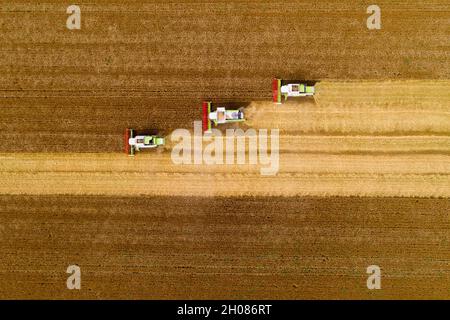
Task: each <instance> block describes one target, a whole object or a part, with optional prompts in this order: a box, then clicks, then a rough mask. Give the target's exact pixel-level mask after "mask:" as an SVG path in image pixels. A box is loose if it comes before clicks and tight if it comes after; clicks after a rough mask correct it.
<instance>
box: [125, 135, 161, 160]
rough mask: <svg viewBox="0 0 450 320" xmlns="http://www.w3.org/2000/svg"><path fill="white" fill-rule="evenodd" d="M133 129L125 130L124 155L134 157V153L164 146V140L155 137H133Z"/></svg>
mask: <svg viewBox="0 0 450 320" xmlns="http://www.w3.org/2000/svg"><path fill="white" fill-rule="evenodd" d="M134 134H135V132H134V130H133V129H126V130H125V135H124V145H125V153H127V154H128V155H130V156H134V153H135V151H140V150H141V149H150V148H156V147H158V146H163V145H164V144H165V139H164V138H163V137H160V136H157V135H137V136H135V135H134Z"/></svg>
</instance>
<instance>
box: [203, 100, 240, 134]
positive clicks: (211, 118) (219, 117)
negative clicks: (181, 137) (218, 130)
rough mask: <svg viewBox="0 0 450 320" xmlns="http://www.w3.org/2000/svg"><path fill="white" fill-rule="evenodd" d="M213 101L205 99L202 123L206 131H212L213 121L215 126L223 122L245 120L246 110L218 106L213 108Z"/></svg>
mask: <svg viewBox="0 0 450 320" xmlns="http://www.w3.org/2000/svg"><path fill="white" fill-rule="evenodd" d="M212 108H213V107H212V103H211V102H210V101H204V102H203V105H202V111H203V117H202V125H203V131H204V132H211V123H214V125H215V126H217V125H218V124H223V123H230V122H242V121H245V117H244V112H243V111H242V110H241V109H237V110H236V109H233V110H227V109H226V108H224V107H217V108H216V109H215V110H214V111H213V110H212Z"/></svg>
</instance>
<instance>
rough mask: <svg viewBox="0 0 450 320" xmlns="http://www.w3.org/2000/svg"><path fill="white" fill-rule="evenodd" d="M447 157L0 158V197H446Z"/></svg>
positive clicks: (449, 188)
mask: <svg viewBox="0 0 450 320" xmlns="http://www.w3.org/2000/svg"><path fill="white" fill-rule="evenodd" d="M449 160H450V157H449V156H447V155H435V154H431V155H417V154H416V155H412V156H411V155H395V156H391V155H376V156H373V155H347V154H344V155H317V154H281V155H280V170H279V172H278V174H277V175H275V176H262V175H261V174H260V167H261V165H248V164H247V165H206V164H202V165H175V164H173V163H172V161H171V158H170V153H169V152H164V153H148V154H139V155H137V156H136V157H135V158H132V159H130V158H128V157H127V156H125V155H122V154H17V155H11V154H2V155H0V194H33V195H48V194H77V195H109V196H111V195H117V196H120V195H128V196H133V195H168V196H170V195H187V196H199V195H201V196H245V195H248V196H250V195H254V196H283V195H284V196H303V195H310V196H330V195H336V196H338V195H339V196H408V197H412V196H417V197H448V196H450V161H449Z"/></svg>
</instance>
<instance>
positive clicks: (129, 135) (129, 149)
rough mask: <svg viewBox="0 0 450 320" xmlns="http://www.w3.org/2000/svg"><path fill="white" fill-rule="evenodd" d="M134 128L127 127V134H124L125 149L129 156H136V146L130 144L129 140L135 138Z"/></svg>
mask: <svg viewBox="0 0 450 320" xmlns="http://www.w3.org/2000/svg"><path fill="white" fill-rule="evenodd" d="M133 134H134V133H133V129H125V134H124V135H123V144H124V151H125V153H126V154H128V155H129V156H134V146H130V143H129V140H130V138H133Z"/></svg>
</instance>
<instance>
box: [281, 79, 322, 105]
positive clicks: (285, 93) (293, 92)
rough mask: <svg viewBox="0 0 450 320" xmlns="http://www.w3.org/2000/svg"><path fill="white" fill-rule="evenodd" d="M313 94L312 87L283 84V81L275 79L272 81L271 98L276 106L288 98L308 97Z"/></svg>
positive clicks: (300, 84) (301, 84)
mask: <svg viewBox="0 0 450 320" xmlns="http://www.w3.org/2000/svg"><path fill="white" fill-rule="evenodd" d="M314 93H315V89H314V86H309V85H307V84H305V83H285V81H284V80H281V79H276V78H275V79H273V80H272V96H273V102H275V103H276V104H281V103H282V102H283V101H286V100H287V98H288V97H308V96H313V95H314Z"/></svg>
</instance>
